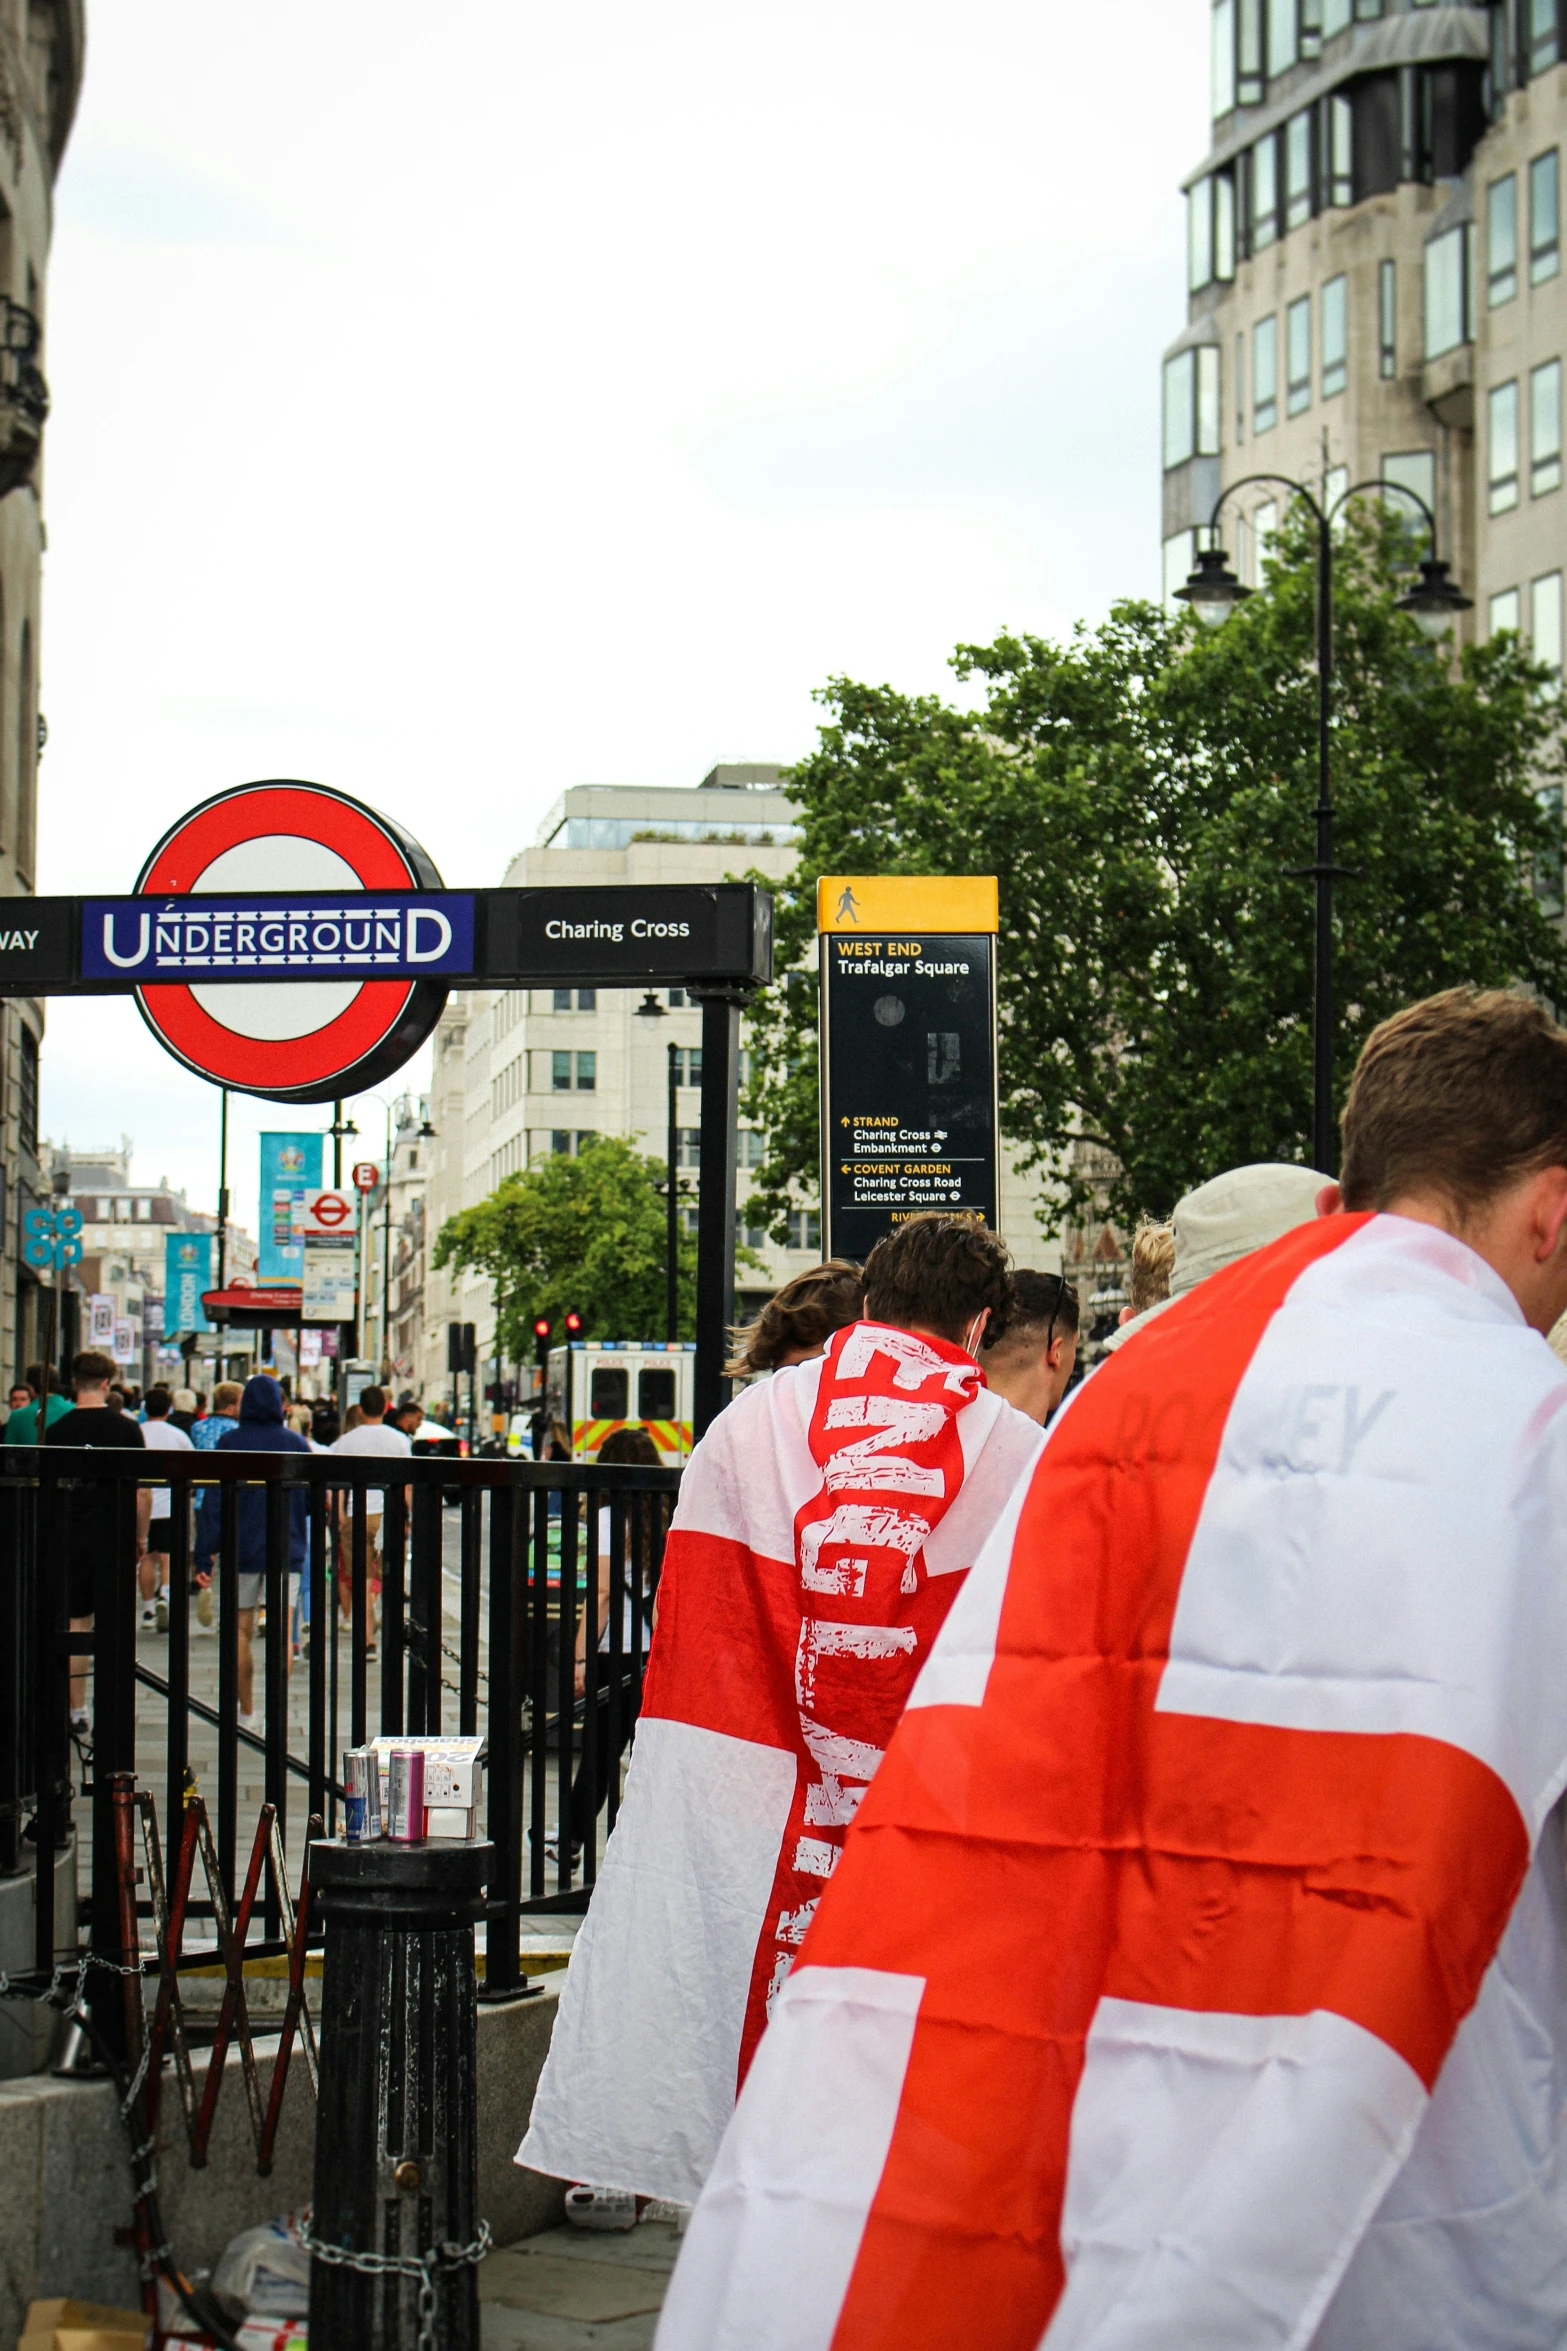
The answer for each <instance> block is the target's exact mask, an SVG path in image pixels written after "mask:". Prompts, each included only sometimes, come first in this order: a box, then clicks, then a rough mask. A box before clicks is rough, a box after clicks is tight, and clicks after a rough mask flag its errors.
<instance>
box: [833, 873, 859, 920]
mask: <svg viewBox="0 0 1567 2351" xmlns="http://www.w3.org/2000/svg"><path fill="white" fill-rule="evenodd" d="M859 919H860V910H859V907H858V906H857V905H856V904H855V899H854V885H853V884H852V883H851V882H845V884H844V886H843V895H842V897H841V898H840V899H839V900H838V911H837V913H836V914H835V915H834V916H833V921H834V922H858V921H859Z"/></svg>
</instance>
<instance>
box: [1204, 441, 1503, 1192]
mask: <svg viewBox="0 0 1567 2351" xmlns="http://www.w3.org/2000/svg"><path fill="white" fill-rule="evenodd" d="M1264 483H1267V484H1271V485H1272V486H1273V487H1274V488H1275V489H1283V490H1288V491H1289V492H1290V493H1291V495H1292V496H1294V497H1296V498H1299V499H1300V500H1301V501H1302V503H1303V504H1304V505H1305V506H1306V507H1307V508H1308V509H1309V511H1310V513H1311V516H1312V518H1313V520H1314V521H1315V523H1316V526H1317V807H1316V822H1317V844H1316V846H1317V853H1316V860H1315V862H1314V863H1313V864H1311V865H1307V866H1302V867H1299V868H1296V869H1295V870H1296V871H1297V872H1298V874H1299V876H1300V878H1301V879H1305V878H1307V877H1308V876H1309V877H1310V878H1311V880H1313V881H1314V882H1315V884H1316V924H1315V940H1314V950H1313V959H1312V1007H1311V1026H1312V1118H1311V1137H1312V1141H1311V1151H1312V1159H1313V1162H1314V1164H1315V1165H1316V1166H1317V1167H1319V1168H1320V1169H1321V1171H1322V1173H1323V1174H1324V1175H1335V1174H1337V1172H1338V1164H1337V1163H1338V1143H1337V1135H1336V1127H1335V1120H1334V1116H1333V1027H1334V1015H1333V884H1334V881H1335V880H1336V879H1337V878H1338V877H1339V876H1340V875H1341V874H1345V873H1346V872H1347V868H1345V867H1344V866H1341V865H1335V864H1334V862H1333V793H1332V780H1333V779H1332V723H1333V523H1334V521H1335V519H1336V517H1337V516H1338V514H1339V512H1340V511H1341V509H1342V508H1343V507H1344V506H1345V505H1346V504H1347V502H1348V501H1349V500H1350V499H1351V498H1355V497H1359V496H1361V495H1362V494H1363V493H1365V492H1367V491H1375V492H1377V493H1378V494H1379V495H1381V494H1384V493H1385V492H1386V491H1387V490H1388V489H1390V488H1393V489H1396V491H1397V493H1398V495H1399V496H1400V497H1402V498H1408V499H1409V500H1410V502H1411V503H1412V504H1413V505H1415V506H1418V507H1419V509H1420V512H1421V514H1422V516H1423V517H1424V520H1425V526H1426V529H1427V531H1428V532H1429V534H1430V539H1431V552H1430V554H1429V555H1428V556H1426V557H1425V558H1424V559H1423V560H1422V562H1421V565H1420V581H1419V584H1418V586H1416V587H1413V588H1411V589H1410V590H1409V591H1408V593H1407V594H1406V595H1403V596H1400V597H1399V598H1398V603H1397V609H1398V610H1399V611H1400V612H1407V613H1409V614H1411V615H1412V617H1413V618H1414V619H1415V620H1416V621H1417V622H1418V623H1419V625H1420V627H1421V628H1422V629H1423V630H1424V631H1425V633H1426V634H1427V636H1429V637H1430V638H1432V639H1433V641H1435V640H1438V639H1440V638H1441V637H1443V636H1445V635H1446V633H1447V631H1448V630H1449V629H1450V628H1451V627H1452V625H1453V620H1454V618H1455V616H1456V615H1457V614H1458V613H1460V612H1467V611H1468V610H1469V608H1470V603H1471V599H1470V598H1469V597H1468V596H1466V595H1464V593H1463V591H1462V590H1461V589H1460V588H1459V587H1458V586H1457V584H1456V583H1455V582H1454V581H1452V580H1450V579H1449V578H1448V570H1449V566H1448V565H1447V564H1445V563H1443V562H1441V561H1439V560H1438V557H1437V552H1436V519H1435V517H1434V516H1433V514H1432V512H1431V509H1430V507H1429V506H1427V504H1426V502H1425V500H1424V499H1423V498H1422V497H1420V495H1419V494H1418V492H1416V491H1414V490H1410V489H1406V488H1405V487H1404V485H1403V484H1402V483H1397V484H1390V483H1387V482H1356V483H1355V484H1354V485H1353V487H1352V488H1350V489H1347V490H1345V491H1344V492H1343V493H1342V494H1341V495H1340V496H1339V497H1338V498H1336V499H1335V500H1334V501H1333V503H1332V505H1331V506H1328V507H1326V508H1324V507H1323V506H1322V505H1321V504H1320V503H1319V502H1318V500H1317V499H1316V498H1315V497H1314V496H1313V495H1312V493H1311V491H1310V490H1308V489H1307V487H1306V485H1305V484H1304V482H1297V481H1292V480H1291V479H1290V477H1289V476H1288V475H1287V474H1276V473H1253V474H1247V475H1246V476H1245V477H1244V479H1243V480H1241V481H1238V482H1231V484H1230V486H1229V488H1228V489H1227V490H1225V491H1223V492H1222V493H1221V495H1220V497H1219V500H1218V503H1217V504H1216V505H1215V507H1214V510H1213V513H1212V515H1211V516H1210V518H1209V522H1208V539H1209V545H1208V547H1207V548H1206V549H1204V550H1202V551H1200V552H1199V553H1198V557H1197V569H1196V570H1195V571H1194V572H1193V573H1192V575H1191V578H1190V579H1189V580H1188V581H1187V583H1186V585H1185V587H1184V588H1177V589H1176V591H1175V593H1176V598H1177V600H1178V601H1179V602H1180V603H1182V604H1189V605H1190V606H1191V608H1192V610H1193V612H1194V613H1195V614H1196V616H1197V618H1198V619H1199V620H1200V621H1201V622H1202V623H1203V625H1204V627H1206V628H1217V627H1219V626H1221V625H1222V623H1223V622H1225V621H1226V620H1228V619H1229V617H1230V614H1231V613H1232V612H1233V611H1234V610H1235V608H1236V606H1237V605H1238V604H1240V603H1243V602H1244V601H1245V599H1246V598H1247V597H1248V596H1249V595H1250V594H1251V593H1252V591H1251V589H1250V588H1245V587H1242V585H1241V583H1240V581H1239V580H1238V579H1237V578H1236V576H1235V574H1234V573H1233V572H1232V571H1231V570H1230V567H1229V558H1228V557H1227V555H1226V554H1225V551H1224V549H1223V548H1222V547H1221V546H1220V545H1219V543H1218V529H1219V515H1220V511H1221V509H1222V508H1223V506H1224V502H1225V500H1226V499H1227V498H1232V497H1234V495H1235V493H1236V492H1237V491H1238V490H1244V489H1248V488H1251V487H1252V486H1254V485H1260V484H1264Z"/></svg>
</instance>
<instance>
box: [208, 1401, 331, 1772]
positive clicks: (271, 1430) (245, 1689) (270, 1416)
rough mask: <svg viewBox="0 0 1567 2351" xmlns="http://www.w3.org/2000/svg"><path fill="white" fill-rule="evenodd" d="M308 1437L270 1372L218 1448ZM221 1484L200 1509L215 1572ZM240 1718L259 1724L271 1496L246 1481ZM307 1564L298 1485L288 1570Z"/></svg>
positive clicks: (300, 1448) (277, 1448) (267, 1449)
mask: <svg viewBox="0 0 1567 2351" xmlns="http://www.w3.org/2000/svg"><path fill="white" fill-rule="evenodd" d="M308 1450H309V1448H308V1447H307V1445H306V1443H305V1440H304V1438H303V1437H297V1436H295V1434H294V1432H293V1430H292V1429H291V1428H288V1427H286V1426H285V1425H284V1420H283V1391H282V1389H281V1388H280V1387H279V1386H278V1383H277V1381H276V1380H275V1379H273V1378H272V1377H271V1375H270V1374H269V1373H267V1372H258V1373H257V1375H256V1376H255V1378H254V1379H249V1380H247V1381H246V1382H245V1388H244V1393H243V1395H242V1396H241V1398H240V1406H239V1419H238V1421H237V1423H236V1424H235V1426H234V1427H233V1428H231V1429H227V1430H225V1432H224V1434H223V1435H222V1436H221V1437H219V1439H218V1441H217V1444H216V1446H215V1447H214V1451H215V1452H218V1453H225V1454H226V1453H304V1452H307V1451H308ZM220 1504H221V1488H219V1487H218V1486H207V1487H206V1488H204V1489H203V1492H202V1497H201V1508H200V1510H199V1511H198V1512H197V1514H196V1565H197V1566H198V1568H201V1569H203V1570H205V1572H206V1573H207V1574H208V1575H209V1576H210V1574H211V1572H212V1568H213V1564H214V1561H215V1559H216V1556H217V1549H218V1539H219V1535H220V1532H221V1527H222V1517H221V1507H220ZM238 1521H239V1577H238V1587H237V1589H238V1599H237V1606H238V1612H239V1622H238V1632H239V1693H238V1694H239V1722H240V1728H241V1729H242V1730H254V1729H255V1727H256V1612H257V1610H258V1609H259V1608H260V1606H261V1600H262V1595H263V1593H264V1591H265V1589H266V1567H267V1497H266V1492H265V1489H264V1488H258V1487H251V1486H242V1487H241V1488H240V1493H239V1510H238ZM304 1564H305V1497H304V1494H303V1492H302V1491H301V1490H300V1489H299V1488H297V1487H296V1488H295V1489H294V1490H293V1491H292V1492H291V1493H290V1494H289V1496H288V1538H287V1573H288V1574H289V1575H291V1576H292V1575H298V1574H299V1573H300V1571H301V1570H302V1568H303V1567H304Z"/></svg>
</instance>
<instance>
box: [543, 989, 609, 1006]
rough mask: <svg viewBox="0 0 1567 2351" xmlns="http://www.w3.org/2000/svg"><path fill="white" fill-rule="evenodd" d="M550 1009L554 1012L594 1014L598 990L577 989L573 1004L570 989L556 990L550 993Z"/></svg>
mask: <svg viewBox="0 0 1567 2351" xmlns="http://www.w3.org/2000/svg"><path fill="white" fill-rule="evenodd" d="M550 1009H551V1010H552V1011H554V1012H572V1011H576V1012H596V1011H597V1010H598V990H597V988H578V989H577V991H576V1001H575V1003H573V1001H572V991H571V989H570V988H556V989H555V990H554V991H553V993H552V1002H551V1007H550Z"/></svg>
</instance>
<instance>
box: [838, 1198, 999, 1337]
mask: <svg viewBox="0 0 1567 2351" xmlns="http://www.w3.org/2000/svg"><path fill="white" fill-rule="evenodd" d="M987 1306H988V1307H989V1309H990V1323H989V1326H988V1328H987V1330H986V1333H985V1336H986V1339H987V1340H990V1339H991V1338H997V1339H999V1338H1000V1336H1001V1334H1002V1332H1003V1331H1004V1330H1005V1329H1006V1327H1007V1317H1008V1315H1009V1314H1010V1313H1011V1311H1012V1269H1011V1260H1010V1259H1009V1257H1008V1256H1007V1245H1006V1243H1005V1241H1003V1240H1002V1238H1001V1236H1000V1234H999V1233H993V1232H992V1231H991V1230H990V1228H989V1226H988V1225H982V1224H975V1223H974V1222H973V1221H972V1220H971V1219H970V1218H968V1217H961V1216H943V1215H941V1214H940V1213H939V1212H937V1211H927V1212H926V1213H924V1214H921V1215H919V1216H910V1217H906V1218H905V1219H904V1221H903V1223H902V1224H898V1225H894V1226H893V1228H892V1231H891V1232H890V1233H886V1234H884V1235H883V1237H882V1238H881V1240H879V1241H878V1242H877V1244H876V1246H875V1248H874V1249H873V1250H872V1251H871V1253H870V1255H869V1257H867V1259H866V1260H865V1312H866V1314H867V1315H868V1316H869V1318H870V1320H871V1321H872V1322H885V1323H890V1324H892V1325H893V1327H894V1328H895V1329H899V1330H910V1329H912V1328H913V1327H914V1326H915V1325H916V1324H918V1325H919V1326H920V1328H921V1329H923V1330H927V1331H937V1332H939V1333H940V1335H941V1337H942V1338H944V1339H951V1340H952V1341H954V1342H955V1343H956V1342H959V1341H961V1340H962V1338H963V1335H964V1333H965V1332H966V1331H967V1329H968V1327H969V1324H970V1323H971V1322H972V1321H973V1319H974V1317H975V1315H976V1314H979V1313H981V1312H982V1311H983V1309H984V1308H985V1307H987Z"/></svg>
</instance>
